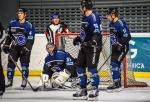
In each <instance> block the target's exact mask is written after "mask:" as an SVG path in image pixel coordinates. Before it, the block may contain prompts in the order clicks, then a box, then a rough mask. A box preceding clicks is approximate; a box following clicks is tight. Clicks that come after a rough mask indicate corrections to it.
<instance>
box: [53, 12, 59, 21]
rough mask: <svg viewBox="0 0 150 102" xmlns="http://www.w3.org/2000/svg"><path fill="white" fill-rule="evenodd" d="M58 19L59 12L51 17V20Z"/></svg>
mask: <svg viewBox="0 0 150 102" xmlns="http://www.w3.org/2000/svg"><path fill="white" fill-rule="evenodd" d="M59 18H60V15H59V12H54V13H53V14H52V15H51V19H59Z"/></svg>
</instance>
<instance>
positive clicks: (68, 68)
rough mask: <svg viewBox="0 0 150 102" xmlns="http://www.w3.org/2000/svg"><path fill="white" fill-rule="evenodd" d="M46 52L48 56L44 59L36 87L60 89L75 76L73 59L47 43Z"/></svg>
mask: <svg viewBox="0 0 150 102" xmlns="http://www.w3.org/2000/svg"><path fill="white" fill-rule="evenodd" d="M46 50H47V52H48V55H47V56H46V58H45V63H44V66H43V71H42V74H41V80H40V82H39V85H38V87H41V86H44V88H46V86H49V85H51V87H52V88H58V87H62V86H63V85H64V83H65V82H66V81H67V80H68V79H69V78H70V77H71V76H72V77H75V76H76V72H75V66H74V59H73V58H72V57H71V55H70V54H69V53H67V52H65V51H62V50H57V48H56V46H55V45H54V44H53V43H48V44H47V45H46ZM49 82H50V84H49Z"/></svg>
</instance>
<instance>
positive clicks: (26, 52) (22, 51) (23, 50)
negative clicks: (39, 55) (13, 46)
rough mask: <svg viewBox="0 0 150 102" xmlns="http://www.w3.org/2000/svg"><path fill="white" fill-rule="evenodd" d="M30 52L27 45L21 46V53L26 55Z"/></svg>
mask: <svg viewBox="0 0 150 102" xmlns="http://www.w3.org/2000/svg"><path fill="white" fill-rule="evenodd" d="M29 52H30V50H29V49H28V48H27V47H23V48H22V50H21V54H24V55H27V54H28V53H29Z"/></svg>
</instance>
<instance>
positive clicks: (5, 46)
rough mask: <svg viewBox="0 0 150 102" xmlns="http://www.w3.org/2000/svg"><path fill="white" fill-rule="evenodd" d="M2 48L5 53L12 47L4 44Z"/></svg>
mask: <svg viewBox="0 0 150 102" xmlns="http://www.w3.org/2000/svg"><path fill="white" fill-rule="evenodd" d="M2 50H3V51H4V53H5V54H8V53H9V52H10V47H9V45H4V46H3V47H2Z"/></svg>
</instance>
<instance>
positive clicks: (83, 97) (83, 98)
mask: <svg viewBox="0 0 150 102" xmlns="http://www.w3.org/2000/svg"><path fill="white" fill-rule="evenodd" d="M73 100H87V96H82V97H73Z"/></svg>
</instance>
